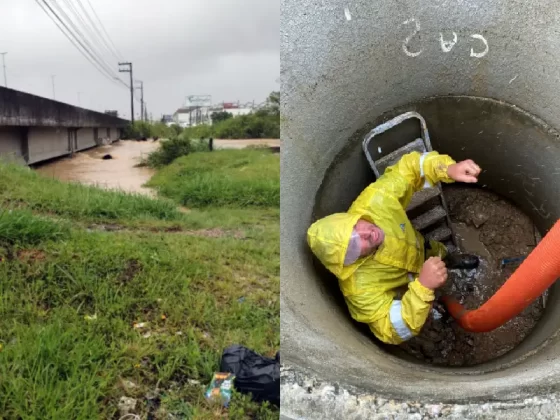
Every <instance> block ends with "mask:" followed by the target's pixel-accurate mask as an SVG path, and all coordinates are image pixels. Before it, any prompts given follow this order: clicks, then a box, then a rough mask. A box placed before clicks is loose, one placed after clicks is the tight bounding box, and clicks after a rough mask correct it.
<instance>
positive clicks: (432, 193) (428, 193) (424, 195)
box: [406, 187, 439, 212]
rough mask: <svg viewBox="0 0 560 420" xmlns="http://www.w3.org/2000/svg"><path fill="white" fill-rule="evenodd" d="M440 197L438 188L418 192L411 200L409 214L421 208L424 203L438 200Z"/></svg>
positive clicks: (408, 208) (407, 209)
mask: <svg viewBox="0 0 560 420" xmlns="http://www.w3.org/2000/svg"><path fill="white" fill-rule="evenodd" d="M438 195H439V188H438V187H431V188H426V189H424V190H421V191H418V192H417V193H414V195H413V196H412V199H411V200H410V204H409V205H408V207H407V208H406V211H407V212H410V211H412V210H414V209H416V208H417V207H419V206H421V205H422V204H424V203H427V202H428V201H430V200H432V199H434V198H436V197H437V196H438Z"/></svg>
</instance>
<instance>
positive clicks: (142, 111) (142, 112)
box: [136, 80, 146, 121]
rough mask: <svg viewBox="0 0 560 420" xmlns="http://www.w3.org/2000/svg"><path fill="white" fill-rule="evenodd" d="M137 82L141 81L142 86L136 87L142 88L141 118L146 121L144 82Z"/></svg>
mask: <svg viewBox="0 0 560 420" xmlns="http://www.w3.org/2000/svg"><path fill="white" fill-rule="evenodd" d="M137 82H138V83H140V87H139V88H136V89H140V106H141V110H140V119H141V120H142V121H146V116H145V113H144V82H143V81H141V80H137Z"/></svg>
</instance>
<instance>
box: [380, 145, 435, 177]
mask: <svg viewBox="0 0 560 420" xmlns="http://www.w3.org/2000/svg"><path fill="white" fill-rule="evenodd" d="M425 151H426V145H425V144H424V140H422V139H416V140H414V141H413V142H410V143H407V144H405V145H404V146H403V147H401V148H399V149H397V150H395V151H394V152H391V153H389V154H388V155H385V156H383V157H381V158H379V159H377V160H376V161H375V166H377V169H378V170H379V173H381V174H382V173H383V172H385V169H387V168H388V167H389V166H391V165H394V164H395V163H397V162H398V161H399V159H400V158H401V157H403V156H404V155H406V154H407V153H411V152H419V153H424V152H425Z"/></svg>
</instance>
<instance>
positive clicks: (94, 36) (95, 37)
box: [64, 0, 118, 60]
mask: <svg viewBox="0 0 560 420" xmlns="http://www.w3.org/2000/svg"><path fill="white" fill-rule="evenodd" d="M64 2H65V3H66V5H67V6H68V8H69V9H71V11H72V12H73V13H74V15H75V16H76V17H77V18H78V20H79V21H80V23H81V24H82V26H83V27H84V28H85V30H86V32H87V33H88V35H89V37H90V39H91V41H92V42H93V43H94V44H95V45H96V46H97V47H98V49H99V51H103V47H104V46H105V50H106V51H108V52H109V54H112V51H111V50H110V49H109V48H107V47H106V45H105V44H104V42H103V41H104V40H103V39H102V37H101V36H100V35H99V31H98V30H97V28H96V27H95V23H94V22H93V21H92V19H91V17H90V16H89V14H88V13H87V11H86V10H85V9H84V7H83V5H82V3H81V2H80V1H79V0H78V5H79V6H80V8H81V9H82V11H83V13H84V15H85V17H86V19H87V20H88V21H89V22H90V24H91V27H90V24H88V23H87V22H86V21H85V20H84V18H83V17H82V14H81V13H80V11H79V10H78V9H77V8H76V7H75V6H74V4H73V1H71V0H64ZM100 41H101V42H100ZM99 47H100V48H99ZM117 60H118V58H117Z"/></svg>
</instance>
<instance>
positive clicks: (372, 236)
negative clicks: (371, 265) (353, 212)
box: [354, 219, 385, 257]
mask: <svg viewBox="0 0 560 420" xmlns="http://www.w3.org/2000/svg"><path fill="white" fill-rule="evenodd" d="M354 230H355V231H356V233H357V234H358V235H360V249H361V252H360V256H361V257H363V256H365V255H369V254H372V253H373V252H375V250H376V249H377V248H378V247H379V245H381V244H382V243H383V240H384V239H385V234H384V233H383V231H382V230H381V229H380V228H379V227H378V226H376V225H374V224H373V223H370V222H367V221H365V220H362V219H360V220H358V223H356V226H355V227H354Z"/></svg>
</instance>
